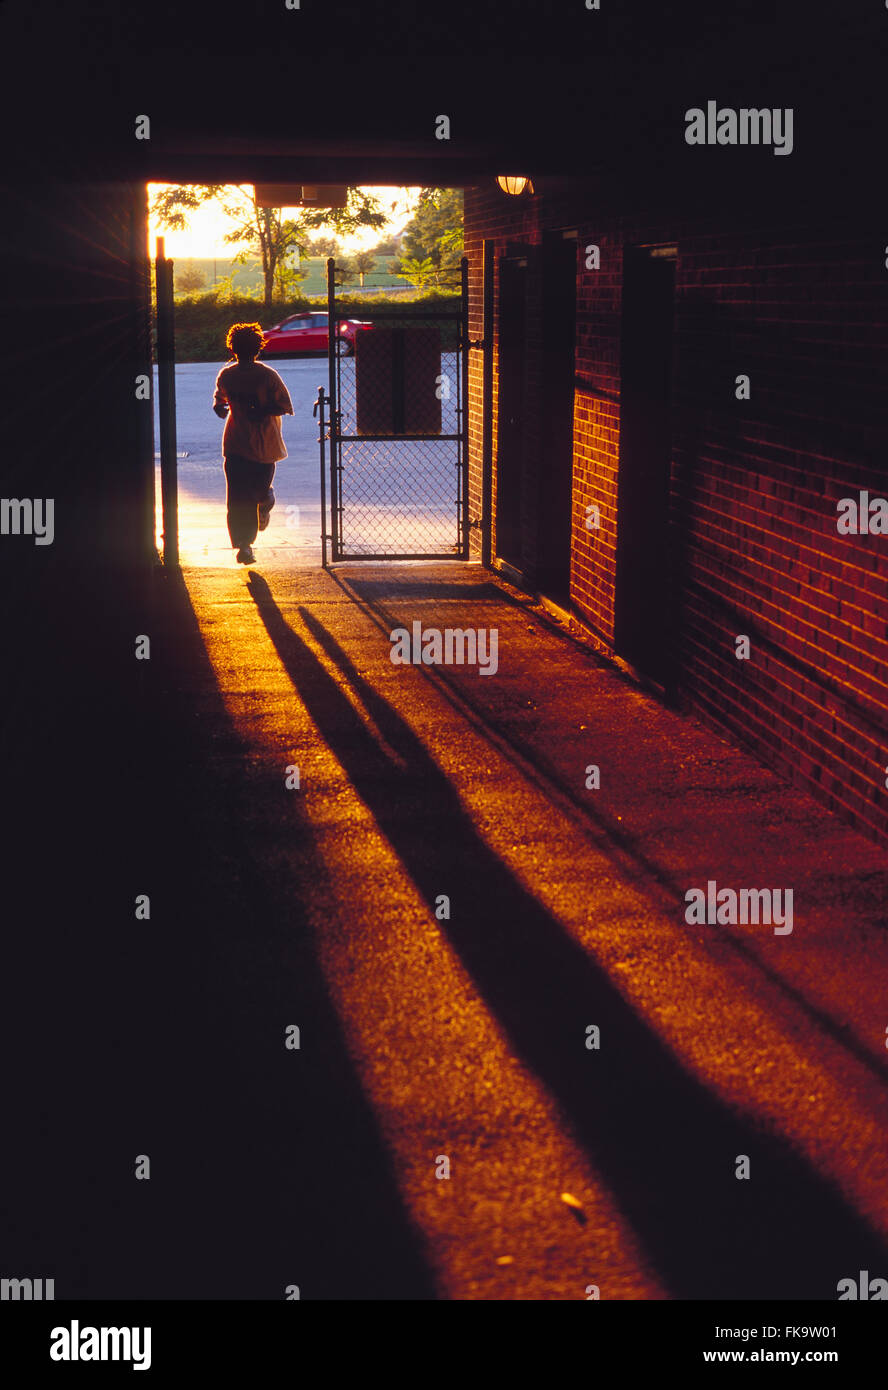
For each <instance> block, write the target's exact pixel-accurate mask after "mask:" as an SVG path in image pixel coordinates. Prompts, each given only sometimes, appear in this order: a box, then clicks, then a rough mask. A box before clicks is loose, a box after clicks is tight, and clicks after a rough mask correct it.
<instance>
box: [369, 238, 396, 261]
mask: <svg viewBox="0 0 888 1390" xmlns="http://www.w3.org/2000/svg"><path fill="white" fill-rule="evenodd" d="M370 249H371V251H372V252H373V254H374V256H397V254H398V238H397V235H396V234H394V233H393V234H392V235H391V236H387V237H384V238H383V240H382V241H379V242H377V243H376V245H375V246H371V248H370Z"/></svg>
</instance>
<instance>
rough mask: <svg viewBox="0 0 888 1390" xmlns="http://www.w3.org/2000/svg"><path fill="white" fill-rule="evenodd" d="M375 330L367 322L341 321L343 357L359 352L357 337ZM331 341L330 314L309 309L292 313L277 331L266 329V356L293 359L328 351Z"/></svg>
mask: <svg viewBox="0 0 888 1390" xmlns="http://www.w3.org/2000/svg"><path fill="white" fill-rule="evenodd" d="M372 327H373V324H372V323H365V322H364V320H363V319H340V321H339V325H338V335H337V338H338V343H339V352H340V353H341V355H342V356H343V357H348V356H350V354H351V353H353V352H354V350H355V338H356V337H357V335H358V334H359V333H366V332H367V330H368V329H371V328H372ZM327 342H328V327H327V315H326V314H316V313H314V312H312V311H311V310H307V311H306V312H305V313H304V314H291V315H290V317H289V318H288V319H284V320H283V322H282V323H276V324H275V326H274V328H266V330H265V347H264V348H263V349H262V354H263V356H264V357H290V356H291V355H292V354H293V353H296V352H326V351H327Z"/></svg>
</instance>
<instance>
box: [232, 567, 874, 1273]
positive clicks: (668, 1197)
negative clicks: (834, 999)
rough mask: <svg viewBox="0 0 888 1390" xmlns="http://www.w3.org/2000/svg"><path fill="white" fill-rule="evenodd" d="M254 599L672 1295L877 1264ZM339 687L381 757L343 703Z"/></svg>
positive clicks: (363, 791) (860, 1224) (322, 635)
mask: <svg viewBox="0 0 888 1390" xmlns="http://www.w3.org/2000/svg"><path fill="white" fill-rule="evenodd" d="M249 591H250V593H251V595H252V597H253V600H254V602H255V603H256V608H257V611H258V613H259V615H260V617H261V619H262V621H263V623H264V625H265V627H266V630H267V632H268V634H269V636H270V638H271V640H272V642H273V644H274V646H275V649H276V651H277V654H278V656H279V658H280V660H281V662H282V663H283V665H284V667H285V669H286V671H287V672H288V675H289V677H290V680H291V681H292V683H293V686H294V688H295V689H296V691H297V692H298V694H299V696H300V697H301V699H302V700H303V702H304V704H305V707H306V709H307V710H308V712H309V714H310V715H311V717H312V719H313V721H314V722H315V725H316V726H317V728H318V731H319V733H320V734H321V736H322V737H323V738H324V739H325V741H326V743H327V745H328V747H329V748H330V749H331V750H332V752H333V753H334V754H335V756H336V758H337V759H338V760H339V762H340V764H341V765H342V767H343V768H344V769H345V770H346V772H347V774H348V776H349V777H350V779H351V781H352V784H353V786H354V789H355V792H356V793H357V795H358V796H360V797H361V799H362V800H363V801H364V802H365V804H366V805H367V806H368V807H369V809H370V810H371V812H372V813H373V815H374V817H375V819H376V822H377V824H378V826H379V828H380V830H381V832H382V833H383V834H384V835H385V836H386V838H387V839H388V841H389V843H390V844H391V845H392V847H393V849H394V850H395V852H396V853H397V855H398V856H399V858H400V859H401V861H402V863H403V864H404V866H405V868H406V869H407V871H408V872H409V874H410V875H411V878H412V879H413V882H414V884H415V885H416V887H417V888H418V890H419V891H420V893H421V894H422V896H423V897H424V898H425V900H426V902H427V904H428V905H429V911H430V912H433V911H434V906H435V901H436V898H437V897H438V895H440V894H442V893H446V894H448V895H449V897H450V900H451V913H452V916H451V919H450V920H449V921H446V922H441V924H440V926H441V930H442V931H444V932H445V933H446V935H447V938H448V940H449V942H450V943H451V944H452V946H453V947H454V948H455V949H456V950H457V951H458V952H459V955H460V957H461V959H462V961H463V962H464V964H465V966H466V968H467V970H468V971H469V973H470V974H471V976H472V979H473V980H474V982H475V984H476V985H477V987H478V989H479V991H480V993H481V994H482V996H483V998H484V1000H485V1001H486V1003H487V1005H488V1007H489V1008H490V1009H491V1010H492V1012H493V1013H494V1015H495V1017H496V1019H497V1021H498V1023H499V1024H500V1026H501V1027H502V1029H503V1030H504V1031H505V1033H506V1035H507V1036H508V1039H509V1042H510V1044H511V1046H512V1047H513V1049H514V1051H515V1053H516V1055H517V1056H518V1057H519V1058H520V1059H521V1061H522V1062H523V1063H524V1064H525V1065H526V1066H527V1067H528V1068H529V1069H530V1070H531V1071H532V1072H533V1073H535V1075H536V1076H537V1078H538V1079H539V1080H540V1081H541V1082H542V1083H543V1084H544V1085H545V1087H546V1088H547V1090H548V1091H549V1093H550V1095H551V1096H553V1097H554V1098H555V1100H556V1101H557V1103H558V1105H559V1106H560V1108H561V1111H562V1113H563V1115H564V1117H565V1120H566V1121H567V1123H568V1125H569V1127H570V1129H571V1130H572V1131H573V1134H574V1135H575V1137H576V1138H577V1139H578V1140H579V1142H580V1143H581V1144H582V1146H583V1147H584V1149H585V1150H586V1152H587V1154H588V1155H589V1158H590V1160H591V1162H592V1163H593V1165H594V1166H595V1168H596V1169H597V1170H598V1172H599V1174H600V1175H601V1177H602V1178H603V1180H604V1182H605V1183H606V1184H607V1186H608V1188H609V1189H610V1192H611V1193H612V1194H613V1196H614V1197H615V1199H616V1201H617V1203H618V1205H619V1207H620V1208H621V1210H622V1212H623V1213H624V1215H625V1216H626V1218H627V1219H628V1220H629V1221H630V1223H631V1224H632V1226H633V1228H634V1231H635V1233H636V1236H637V1238H638V1240H639V1242H640V1244H641V1246H642V1248H643V1250H644V1251H645V1252H646V1255H647V1257H648V1258H649V1260H650V1261H651V1262H652V1264H653V1266H654V1267H655V1269H656V1272H657V1274H658V1275H659V1277H660V1279H661V1281H662V1282H663V1284H664V1286H665V1287H666V1288H667V1290H668V1291H669V1292H670V1293H671V1295H672V1296H673V1297H676V1298H689V1299H703V1298H711V1299H749V1298H756V1299H790V1298H800V1299H828V1298H833V1297H835V1295H836V1284H837V1281H838V1280H839V1279H840V1278H842V1277H844V1276H845V1275H846V1274H848V1273H851V1274H853V1273H854V1272H855V1271H857V1270H858V1269H860V1268H867V1269H880V1268H881V1267H883V1266H884V1265H885V1263H886V1255H888V1251H886V1248H885V1244H884V1243H883V1242H882V1241H881V1240H880V1239H879V1237H878V1236H877V1235H876V1234H875V1233H874V1232H873V1231H872V1230H870V1228H869V1227H868V1226H867V1225H866V1223H865V1222H864V1221H863V1220H862V1219H861V1218H860V1217H859V1216H858V1215H857V1213H856V1212H855V1211H854V1210H853V1209H852V1208H851V1207H850V1206H849V1205H848V1204H847V1203H846V1201H845V1200H844V1199H843V1197H842V1196H841V1194H840V1193H839V1192H838V1191H837V1189H836V1188H835V1187H834V1186H833V1184H832V1183H831V1182H830V1181H828V1180H827V1179H825V1178H823V1177H822V1176H821V1175H820V1174H818V1173H817V1172H816V1171H815V1170H814V1169H812V1168H811V1166H810V1165H809V1163H808V1162H807V1161H806V1160H805V1159H804V1158H803V1157H802V1156H801V1155H800V1154H799V1153H798V1152H797V1151H795V1150H794V1149H793V1147H792V1146H791V1144H790V1143H788V1142H787V1141H786V1140H785V1139H784V1138H782V1137H781V1136H779V1135H777V1134H775V1133H773V1132H772V1131H770V1130H769V1128H768V1127H767V1124H766V1122H765V1121H764V1120H759V1119H757V1118H755V1117H747V1116H745V1115H743V1114H742V1113H740V1112H738V1111H735V1110H732V1109H731V1108H729V1107H728V1106H727V1105H726V1104H724V1103H723V1102H722V1101H721V1100H719V1099H718V1098H717V1097H715V1096H714V1095H713V1094H712V1093H711V1092H710V1091H709V1090H708V1089H707V1088H706V1087H705V1085H703V1084H702V1083H701V1082H700V1081H699V1080H698V1079H697V1078H696V1077H695V1076H693V1075H691V1074H690V1073H689V1072H688V1070H687V1069H686V1068H685V1067H684V1066H683V1065H682V1063H681V1062H680V1060H679V1059H678V1058H677V1057H676V1056H675V1055H674V1054H673V1053H672V1052H671V1051H670V1050H669V1048H668V1047H667V1046H666V1045H665V1044H664V1042H663V1041H662V1040H661V1039H660V1038H659V1037H658V1036H657V1034H656V1033H655V1032H654V1031H653V1030H652V1029H651V1028H650V1027H649V1026H648V1025H647V1023H645V1022H644V1021H643V1020H642V1019H641V1018H640V1017H639V1016H638V1015H637V1014H636V1012H635V1011H634V1009H633V1008H632V1007H631V1005H630V1004H629V1003H628V1002H627V1001H626V1000H625V999H624V998H623V996H622V995H621V994H620V992H619V991H618V990H617V989H616V988H615V986H614V985H613V984H612V983H611V981H610V979H609V977H608V976H607V974H606V973H605V972H604V971H603V970H602V969H601V968H600V967H599V966H597V965H596V964H595V963H594V961H593V960H591V959H590V958H589V956H588V955H587V954H586V953H585V951H583V950H582V949H581V948H580V946H579V945H578V944H577V943H576V942H575V941H573V940H572V939H571V938H570V937H569V936H568V935H567V934H566V933H565V932H564V930H563V929H562V927H561V926H560V924H559V923H558V921H557V920H556V918H554V917H553V916H552V915H551V913H550V912H548V911H547V910H546V908H544V907H543V906H542V905H541V903H540V902H539V901H538V900H537V899H536V898H535V897H534V896H533V895H532V894H531V893H530V892H529V891H528V890H527V889H526V888H524V887H523V886H522V884H521V883H519V882H518V881H517V880H516V879H515V877H514V876H513V874H512V873H511V872H510V870H509V869H508V868H507V867H506V866H505V865H504V864H503V862H502V861H501V860H500V859H499V858H498V856H497V855H496V854H495V853H494V852H493V851H492V850H491V849H490V848H489V846H488V845H487V844H486V842H485V841H484V839H483V837H482V835H481V834H480V832H479V830H478V829H477V827H476V826H475V824H474V823H473V821H472V819H471V817H470V816H469V815H468V814H467V813H466V810H465V808H464V806H463V804H462V802H461V800H460V798H459V796H458V794H457V792H456V790H455V788H454V787H453V785H452V784H451V783H450V782H449V780H448V779H447V777H446V776H445V775H444V774H443V773H442V771H441V769H440V768H439V766H438V764H437V763H436V761H435V760H434V758H433V757H432V755H431V754H430V752H429V750H428V748H427V747H426V746H425V744H424V743H423V742H422V740H421V739H419V738H418V737H417V736H416V735H415V734H414V732H413V730H412V729H411V728H410V726H409V725H408V724H407V723H406V721H405V720H404V719H402V717H401V716H400V715H399V714H398V713H397V712H396V710H394V709H393V708H392V706H391V705H390V704H389V703H388V702H387V701H386V700H385V699H383V698H382V696H380V695H379V693H378V692H377V691H376V689H375V688H374V687H373V685H372V684H370V682H369V681H367V680H366V679H365V678H364V677H363V676H361V675H360V673H359V672H358V671H357V670H356V668H355V666H354V664H353V663H352V661H351V660H350V659H349V657H348V656H347V655H346V653H345V652H344V651H343V649H342V648H341V647H340V646H339V644H338V643H337V642H336V641H335V639H334V638H333V637H332V636H331V634H330V633H329V631H328V630H327V629H325V628H324V627H323V626H322V625H321V624H320V623H319V622H318V620H317V619H316V618H315V617H314V616H313V614H312V613H311V612H309V611H308V610H307V609H305V608H303V607H300V608H299V609H298V610H297V611H298V613H299V617H300V619H301V620H302V622H303V623H304V624H305V627H306V629H307V630H308V632H309V633H310V634H311V636H312V637H313V638H314V640H315V641H316V642H317V643H318V645H319V646H320V647H321V649H322V650H323V652H324V653H325V654H326V656H327V657H328V658H329V660H330V661H331V662H332V663H333V664H334V665H335V667H336V670H337V672H338V676H337V677H334V676H333V675H331V674H330V673H329V672H328V670H327V669H326V668H325V666H324V664H323V663H322V662H321V661H320V660H319V659H318V657H317V656H316V655H315V654H314V652H313V651H312V649H311V648H310V647H309V645H308V644H307V643H306V642H305V641H304V640H303V639H302V638H301V637H300V636H299V635H298V634H297V633H296V632H294V631H293V629H292V628H291V627H290V626H289V624H288V623H287V621H286V619H285V618H284V616H283V614H282V613H281V611H280V609H279V608H278V606H277V604H276V602H275V600H274V597H273V595H272V593H271V591H270V589H269V587H268V585H267V583H266V582H265V580H264V579H262V577H261V576H260V575H258V574H256V573H255V572H253V573H251V574H250V578H249ZM346 684H347V685H348V686H350V687H351V688H352V690H353V691H354V692H355V694H356V695H357V696H358V697H359V699H360V700H361V701H362V702H363V704H364V707H365V708H366V709H367V711H368V713H369V715H370V718H371V719H372V720H373V722H374V724H375V726H376V729H377V730H378V731H379V735H380V738H381V740H383V741H384V744H385V745H386V746H383V743H381V742H380V740H379V739H378V738H377V737H376V735H375V733H374V731H373V730H372V729H371V727H370V725H369V724H368V723H367V722H366V721H365V720H364V719H362V718H361V716H360V714H359V713H358V712H357V711H356V710H355V709H354V707H353V706H352V704H351V703H350V702H349V700H348V699H347V697H346V695H345V693H344V687H345V685H346ZM390 750H391V751H390ZM590 910H593V911H594V904H592V905H591V907H590ZM703 1002H704V1006H705V1001H703ZM589 1024H595V1025H597V1026H598V1027H599V1029H600V1031H601V1048H600V1051H597V1052H596V1051H588V1050H587V1049H586V1047H585V1038H586V1028H587V1026H588V1025H589ZM732 1042H733V1040H732ZM742 1042H743V1040H742V1038H741V1039H739V1040H737V1043H738V1045H739V1046H741V1047H742ZM740 1155H747V1156H748V1157H749V1159H750V1164H751V1177H750V1179H749V1180H748V1181H747V1180H738V1179H737V1178H736V1176H735V1171H736V1163H737V1159H738V1156H740ZM585 1273H586V1271H583V1275H584V1277H585ZM605 1296H606V1291H605Z"/></svg>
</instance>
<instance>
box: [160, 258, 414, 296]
mask: <svg viewBox="0 0 888 1390" xmlns="http://www.w3.org/2000/svg"><path fill="white" fill-rule="evenodd" d="M387 259H388V258H386V257H380V260H379V261H378V262H377V264H378V265H380V266H385V265H386V264H387ZM191 267H193V268H194V269H195V270H199V271H200V272H201V273H202V275H203V277H204V281H205V284H204V289H206V290H210V289H212V287H213V277H214V274H215V278H216V280H217V281H219V280H222V279H225V278H226V277H227V276H229V275H231V274H233V275H234V281H233V283H234V288H235V289H236V290H237V291H238V292H239V293H240V294H244V295H253V294H255V295H256V296H257V297H258V296H259V295H261V293H262V271H261V268H260V267H259V265H258V264H256V265H236V264H235V263H234V261H231V260H221V259H220V260H216V261H213V260H211V259H210V260H206V259H203V260H202V259H199V258H197V257H195V259H194V260H179V261H176V262H175V263H174V272H173V273H174V275H175V274H176V273H177V272H181V271H184V270H185V269H186V268H188V269H190V268H191ZM302 269H303V270H305V271H307V272H308V273H307V274H306V277H305V279H304V280H303V281H302V282H301V285H300V292H301V293H302V294H304V295H315V294H323V293H324V292H325V290H326V288H327V280H326V274H327V271H326V264H325V261H324V259H323V258H322V257H320V256H316V257H312V258H311V259H307V258H306V259H304V260H303V262H302ZM343 288H345V289H346V290H347V292H348V293H349V294H351V293H352V292H353V291H355V290H357V291H358V292H360V282H359V281H358V280H355V281H354V282H353V283H350V284H349V285H347V286H344V287H343ZM364 288H365V290H368V291H371V290H382V289H409V288H410V282H409V281H408V280H403V279H402V278H401V277H400V276H399V275H389V274H388V272H387V271H386V270H384V269H380V270H374V271H371V272H369V273H368V274H367V275H365V276H364ZM194 292H195V291H188V290H184V289H180V288H179V287H178V286H177V288H176V294H177V295H179V294H188V293H194ZM196 293H200V291H199V290H198V291H196Z"/></svg>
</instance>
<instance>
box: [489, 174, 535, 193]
mask: <svg viewBox="0 0 888 1390" xmlns="http://www.w3.org/2000/svg"><path fill="white" fill-rule="evenodd" d="M496 181H497V183H498V184H499V186H500V188H501V189H502V190H503V192H504V193H511V194H512V195H513V197H515V198H517V197H518V195H519V193H523V192H524V191H525V189H526V190H527V192H528V193H532V192H533V184H532V183H531V181H530V179H529V178H526V177H525V175H523V174H500V175H498V177H497V180H496Z"/></svg>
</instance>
